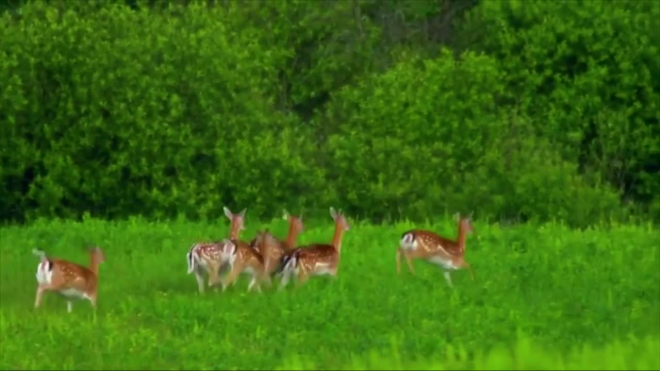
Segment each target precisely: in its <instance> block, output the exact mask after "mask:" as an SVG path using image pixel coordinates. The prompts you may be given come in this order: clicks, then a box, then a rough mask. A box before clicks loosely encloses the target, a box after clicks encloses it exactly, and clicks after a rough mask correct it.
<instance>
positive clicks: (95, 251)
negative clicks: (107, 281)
mask: <svg viewBox="0 0 660 371" xmlns="http://www.w3.org/2000/svg"><path fill="white" fill-rule="evenodd" d="M32 253H33V254H34V255H36V256H38V257H39V258H40V260H41V261H40V262H39V265H38V266H37V274H36V277H37V282H38V283H39V286H38V287H37V297H36V299H35V301H34V308H35V309H37V308H39V306H40V305H41V301H42V299H43V295H44V293H45V292H46V291H54V292H57V293H58V294H60V295H61V296H63V297H64V298H66V300H67V312H68V313H71V311H72V310H73V301H74V300H81V299H87V300H89V301H90V303H91V304H92V308H93V309H94V310H96V301H97V297H98V296H97V295H98V277H99V265H100V264H101V263H103V262H104V261H105V257H104V256H103V251H101V249H100V248H98V247H94V248H92V249H90V250H89V260H90V262H89V267H84V266H82V265H79V264H76V263H72V262H69V261H66V260H63V259H53V258H48V257H47V256H46V253H45V252H44V251H42V250H36V249H34V250H32Z"/></svg>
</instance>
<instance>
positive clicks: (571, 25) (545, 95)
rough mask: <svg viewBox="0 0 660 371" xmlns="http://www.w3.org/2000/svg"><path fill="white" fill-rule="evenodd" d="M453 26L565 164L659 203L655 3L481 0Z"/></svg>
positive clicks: (659, 7) (659, 57)
mask: <svg viewBox="0 0 660 371" xmlns="http://www.w3.org/2000/svg"><path fill="white" fill-rule="evenodd" d="M459 29H460V31H459V35H460V38H461V39H462V40H461V43H462V44H463V45H464V47H466V48H469V49H471V50H476V51H482V52H486V53H487V54H488V55H490V56H492V57H494V58H496V59H497V60H499V61H500V62H501V66H502V70H503V72H504V75H503V76H505V79H506V82H505V86H506V89H505V97H506V98H507V99H506V101H507V102H508V103H509V104H511V105H514V106H516V107H518V108H520V110H521V112H523V113H525V114H527V115H529V116H530V117H533V118H535V120H534V123H535V127H536V129H537V131H538V132H539V133H540V134H541V135H543V136H544V137H546V138H548V139H549V140H550V142H551V143H552V145H554V146H557V147H559V148H558V150H559V152H560V153H561V154H562V157H563V158H564V159H565V160H566V161H568V162H570V163H574V164H579V169H580V172H581V173H585V174H592V175H590V176H595V177H599V178H600V179H602V180H603V181H606V182H608V183H610V184H611V185H612V186H614V187H615V188H616V189H618V190H619V191H620V192H621V193H622V195H624V196H625V197H626V198H635V199H637V200H639V201H642V202H644V203H647V204H648V203H650V201H651V200H652V199H653V198H654V197H655V198H656V201H655V203H656V204H657V202H659V201H658V200H657V197H658V196H657V195H658V194H659V192H660V168H658V166H657V163H658V161H657V158H658V155H660V140H659V139H658V138H660V114H659V113H658V112H660V106H659V104H660V50H659V49H658V48H659V45H660V33H659V32H658V30H660V3H659V2H655V1H615V2H608V1H560V2H548V1H544V2H543V1H542V2H522V1H519V0H507V1H499V0H498V1H488V0H486V1H482V3H481V4H480V5H479V6H477V7H475V8H474V9H472V10H471V11H470V12H469V14H468V16H467V18H466V20H465V22H464V23H463V24H462V25H461V27H459ZM657 215H660V214H657Z"/></svg>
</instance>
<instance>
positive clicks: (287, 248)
mask: <svg viewBox="0 0 660 371" xmlns="http://www.w3.org/2000/svg"><path fill="white" fill-rule="evenodd" d="M283 218H284V219H285V220H287V221H288V222H289V232H288V233H287V236H286V238H285V239H284V241H282V240H280V239H278V238H276V237H275V236H273V235H272V234H271V233H270V232H269V231H268V230H266V231H264V232H257V237H256V238H255V239H254V240H253V243H252V246H253V247H254V248H255V249H257V251H258V252H259V253H261V255H262V256H263V258H264V269H265V274H266V277H267V278H266V280H267V282H268V283H269V284H270V283H271V281H270V277H272V275H273V274H275V273H278V272H279V271H280V270H281V268H282V264H281V262H282V260H283V258H284V257H285V256H286V255H287V254H289V253H291V252H292V251H293V250H294V247H295V244H296V240H297V239H298V236H299V235H300V233H302V232H304V230H305V227H304V225H303V222H302V215H300V216H297V217H296V216H294V215H290V214H289V213H288V212H287V211H286V210H284V216H283Z"/></svg>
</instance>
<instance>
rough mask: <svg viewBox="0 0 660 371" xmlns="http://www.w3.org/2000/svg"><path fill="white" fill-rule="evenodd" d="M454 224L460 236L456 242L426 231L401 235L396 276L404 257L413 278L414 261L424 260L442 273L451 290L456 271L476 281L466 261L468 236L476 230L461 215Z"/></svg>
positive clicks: (469, 217)
mask: <svg viewBox="0 0 660 371" xmlns="http://www.w3.org/2000/svg"><path fill="white" fill-rule="evenodd" d="M454 220H455V221H457V222H458V236H457V238H456V239H455V240H450V239H448V238H445V237H442V236H440V235H438V234H437V233H434V232H431V231H428V230H423V229H412V230H408V231H405V232H404V233H403V234H402V235H401V240H400V241H399V248H398V249H397V253H396V269H397V274H399V275H400V274H401V256H403V257H405V259H406V263H407V264H408V269H409V270H410V272H411V273H412V274H413V275H414V274H415V269H414V268H413V263H412V260H413V259H423V260H425V261H428V262H430V263H432V264H435V265H437V266H439V267H440V268H441V269H442V270H443V273H444V277H445V280H446V281H447V284H448V285H449V287H453V284H452V280H451V272H452V271H455V270H459V269H468V270H469V271H470V278H471V279H472V280H474V274H473V273H472V269H471V268H470V264H469V263H468V262H467V261H466V260H465V241H466V239H467V235H468V234H469V233H471V232H472V231H473V230H474V229H473V227H472V224H471V215H470V216H468V217H461V216H460V214H456V215H454Z"/></svg>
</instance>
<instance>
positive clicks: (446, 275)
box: [444, 271, 454, 287]
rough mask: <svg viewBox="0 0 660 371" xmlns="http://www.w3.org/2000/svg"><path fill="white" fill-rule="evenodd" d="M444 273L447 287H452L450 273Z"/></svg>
mask: <svg viewBox="0 0 660 371" xmlns="http://www.w3.org/2000/svg"><path fill="white" fill-rule="evenodd" d="M444 275H445V280H447V284H448V285H449V287H454V285H453V284H452V283H451V273H449V271H445V273H444Z"/></svg>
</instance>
